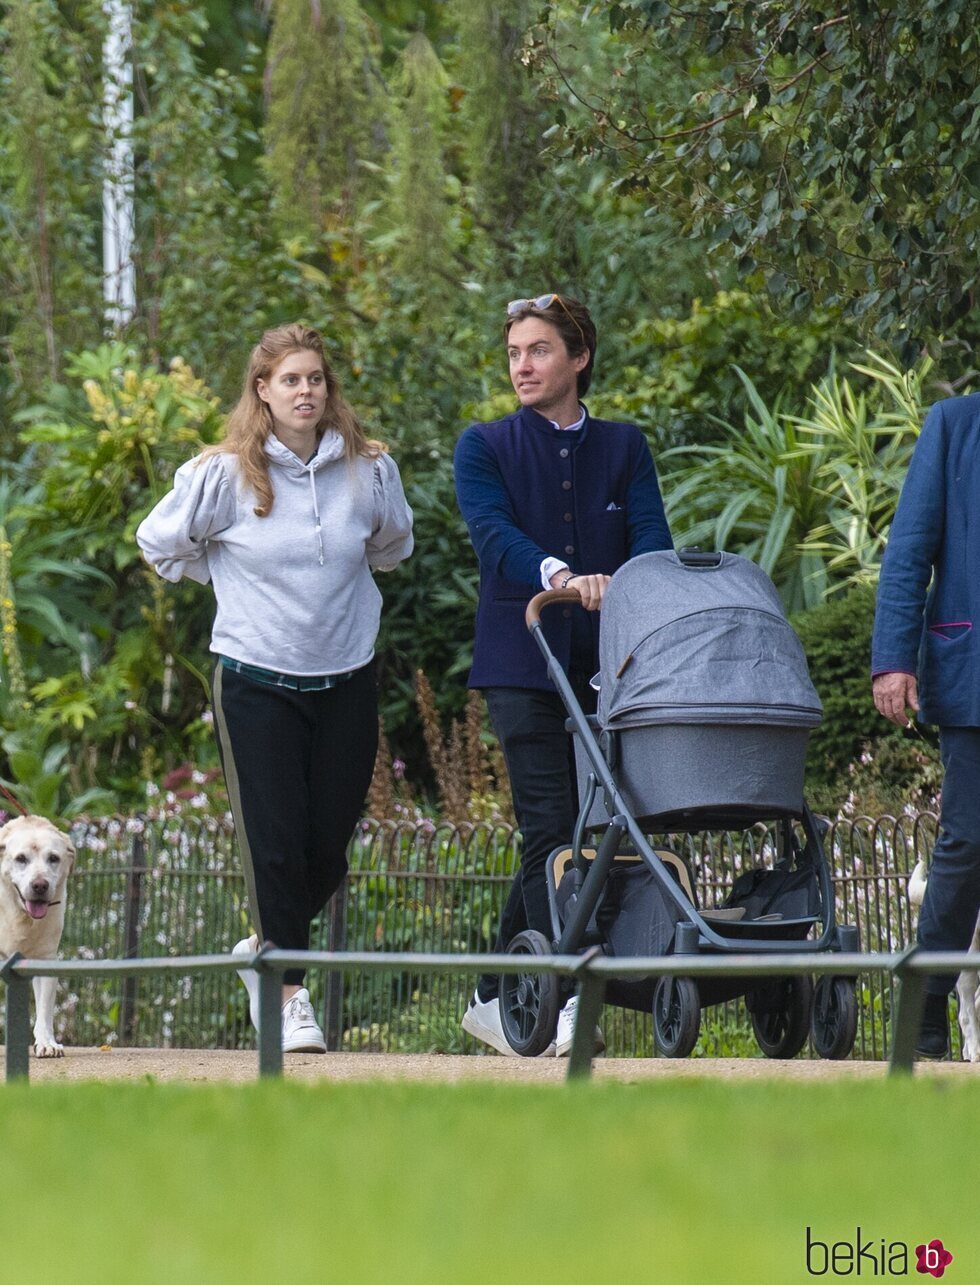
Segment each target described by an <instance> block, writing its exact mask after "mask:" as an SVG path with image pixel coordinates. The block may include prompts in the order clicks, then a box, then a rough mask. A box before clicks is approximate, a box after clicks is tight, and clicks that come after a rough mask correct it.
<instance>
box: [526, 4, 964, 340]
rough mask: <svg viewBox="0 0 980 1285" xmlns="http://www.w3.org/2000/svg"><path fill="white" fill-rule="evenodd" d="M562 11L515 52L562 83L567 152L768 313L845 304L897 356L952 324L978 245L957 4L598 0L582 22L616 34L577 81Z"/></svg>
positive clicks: (959, 313) (555, 9) (553, 12)
mask: <svg viewBox="0 0 980 1285" xmlns="http://www.w3.org/2000/svg"><path fill="white" fill-rule="evenodd" d="M574 8H575V9H578V6H574ZM568 14H569V6H568V5H567V4H566V3H564V0H559V2H558V3H553V4H551V5H549V6H548V9H547V11H546V15H545V21H544V22H543V24H542V25H541V27H540V28H539V29H538V31H537V33H536V36H535V38H534V39H533V40H532V41H531V49H530V54H529V56H531V57H533V58H534V60H535V63H536V65H537V66H538V67H539V68H540V69H541V70H542V71H543V72H546V73H547V74H549V75H550V77H551V79H552V82H553V84H555V85H562V84H565V83H570V84H571V85H572V88H573V90H574V91H575V94H576V97H577V99H578V101H579V103H580V107H581V110H580V111H579V112H578V113H577V114H575V115H574V116H573V115H571V114H569V116H568V119H567V120H566V122H565V125H564V130H563V140H564V142H565V144H566V145H567V146H569V147H570V148H571V150H572V152H573V153H574V154H575V155H577V156H579V157H581V158H583V159H585V158H594V157H596V156H600V155H601V156H604V157H610V156H614V157H615V158H616V168H617V172H618V178H619V180H620V181H622V182H623V183H625V184H626V185H628V186H631V187H633V188H634V189H636V190H638V191H640V192H643V193H646V194H647V195H648V200H649V202H650V203H651V204H653V205H658V206H662V205H663V204H665V203H670V204H671V205H673V206H674V207H675V208H677V209H678V210H679V211H681V212H682V214H683V217H684V218H685V220H686V223H687V226H688V227H689V229H690V231H691V232H692V234H694V235H697V236H701V235H705V236H707V237H708V238H709V241H710V244H711V245H712V247H713V248H714V250H715V252H716V253H717V255H718V257H719V258H722V259H724V260H732V261H735V262H737V264H738V268H739V271H740V272H741V273H742V274H743V275H744V276H745V277H747V278H748V279H750V280H754V279H756V274H757V273H761V276H762V278H763V279H764V280H765V283H766V286H767V288H768V290H769V292H770V294H771V295H772V297H773V298H774V299H775V300H777V301H779V302H780V304H781V305H782V306H783V307H789V308H791V309H794V310H796V311H798V312H800V313H801V314H802V313H804V312H805V311H806V309H807V308H808V307H809V305H810V303H811V301H812V300H817V301H819V302H820V303H821V304H823V305H825V306H831V307H832V306H836V305H838V304H843V305H845V306H846V307H847V308H848V309H849V310H850V311H851V312H852V313H853V314H854V315H855V316H857V317H859V318H863V319H864V320H865V321H866V322H867V323H869V324H870V323H873V325H874V328H875V330H876V332H877V333H878V334H880V335H883V336H884V335H887V336H891V335H897V336H899V337H900V338H902V337H904V339H905V341H906V346H907V352H909V353H911V352H912V351H913V347H914V341H916V340H918V339H919V338H921V337H922V336H924V335H929V334H942V333H944V332H949V331H951V330H952V328H953V327H954V325H955V326H962V324H963V323H964V321H965V319H966V318H967V317H968V314H969V313H970V310H971V308H972V303H973V298H974V286H975V278H976V271H975V265H976V262H977V258H978V250H980V240H978V238H980V218H978V214H980V163H978V161H977V142H978V139H980V29H978V27H977V24H976V22H975V17H976V13H975V7H974V6H973V5H972V4H971V3H970V2H969V0H932V2H931V3H930V4H928V5H923V4H921V3H919V0H898V2H897V3H883V2H882V3H873V2H868V3H864V2H862V3H860V4H852V5H850V6H848V7H847V8H846V11H840V12H835V11H833V10H830V11H828V10H826V9H823V10H821V9H820V8H819V7H814V6H813V5H812V4H809V3H806V0H785V2H784V3H779V4H766V5H760V4H757V3H753V2H752V0H720V2H719V3H716V4H711V5H704V4H697V3H693V2H689V0H682V2H681V3H672V4H667V3H665V2H663V0H598V2H597V3H596V4H594V5H591V6H589V9H588V11H587V13H586V14H584V15H580V16H581V17H582V18H583V19H584V21H586V22H591V23H601V24H604V25H607V26H608V28H609V30H610V32H611V36H612V42H611V45H610V47H609V56H608V58H607V59H606V60H605V62H604V63H603V64H602V65H601V67H593V68H591V69H590V74H589V75H588V76H584V75H580V74H577V73H576V70H575V68H574V64H573V62H572V59H571V57H570V55H569V54H568V52H567V50H566V49H565V48H563V47H562V44H561V39H562V38H563V37H565V38H567V24H566V18H567V15H568ZM665 66H667V67H670V68H672V69H673V71H674V73H675V74H673V75H662V74H661V73H662V70H663V68H664V67H665ZM677 73H679V76H678V74H677Z"/></svg>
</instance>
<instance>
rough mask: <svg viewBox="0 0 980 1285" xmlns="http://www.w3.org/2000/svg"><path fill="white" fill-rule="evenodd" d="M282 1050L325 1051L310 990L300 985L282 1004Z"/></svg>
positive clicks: (295, 1051) (324, 1041) (300, 1051)
mask: <svg viewBox="0 0 980 1285" xmlns="http://www.w3.org/2000/svg"><path fill="white" fill-rule="evenodd" d="M282 1051H283V1052H284V1053H326V1051H327V1041H326V1040H325V1039H324V1038H323V1032H322V1031H321V1030H320V1026H319V1023H318V1022H317V1020H316V1017H315V1016H314V1014H313V1005H312V1004H311V1003H310V992H309V991H308V990H307V989H306V987H305V986H301V987H300V988H299V990H298V991H297V992H296V994H295V995H294V996H293V998H292V999H288V1000H286V1002H285V1004H283V1006H282Z"/></svg>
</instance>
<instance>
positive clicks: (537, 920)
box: [477, 673, 596, 1002]
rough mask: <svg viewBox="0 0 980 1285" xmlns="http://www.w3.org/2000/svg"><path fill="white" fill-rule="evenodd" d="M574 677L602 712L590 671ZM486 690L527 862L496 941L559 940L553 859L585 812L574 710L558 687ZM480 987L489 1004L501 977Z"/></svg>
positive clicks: (501, 947)
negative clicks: (521, 936) (531, 936)
mask: <svg viewBox="0 0 980 1285" xmlns="http://www.w3.org/2000/svg"><path fill="white" fill-rule="evenodd" d="M571 683H572V687H573V689H574V691H575V694H576V696H577V697H578V700H579V703H580V704H581V706H582V708H583V710H584V711H585V712H586V713H587V714H590V713H594V711H595V707H596V693H595V691H594V690H593V689H592V688H591V687H590V686H589V683H588V676H587V675H585V674H577V673H576V674H572V675H571ZM484 695H485V697H486V701H487V709H488V711H489V714H490V723H491V725H492V726H493V730H494V732H495V733H496V735H497V739H498V740H499V741H500V748H501V749H502V750H503V754H504V761H505V762H506V764H507V775H508V776H509V777H510V790H511V795H512V796H513V799H514V814H515V816H516V817H517V824H518V826H519V828H520V831H521V863H520V866H519V868H518V871H517V874H516V875H515V876H514V882H513V883H512V884H511V888H510V892H509V894H508V896H507V901H506V904H505V905H504V910H503V914H502V915H501V918H500V929H499V932H498V934H497V943H496V946H495V947H494V949H495V950H497V951H505V950H506V949H507V945H508V943H509V942H510V941H511V939H512V938H513V937H515V936H516V935H517V934H518V933H519V932H523V931H524V930H525V929H526V928H534V929H536V930H537V931H538V932H540V933H544V935H545V937H546V938H547V939H548V941H551V939H552V929H551V912H550V910H549V906H548V887H547V883H546V879H545V862H546V861H547V859H548V857H549V856H550V854H551V853H552V852H553V851H554V849H555V848H557V847H558V846H559V845H561V844H567V843H569V842H570V841H571V838H572V830H573V828H574V825H575V818H576V817H577V815H578V787H577V784H576V779H575V756H574V751H573V749H572V738H571V737H570V736H569V734H568V733H567V732H566V731H565V720H566V719H567V717H568V714H567V712H566V710H565V706H564V705H563V704H562V700H561V697H560V696H559V695H558V693H557V692H553V691H552V692H546V691H532V690H529V689H526V688H523V687H488V688H487V689H486V690H485V692H484ZM477 990H478V992H479V995H480V999H481V1000H483V1001H484V1002H485V1001H486V1000H489V999H492V998H493V997H494V996H495V995H496V994H497V978H496V977H495V976H493V977H490V976H484V977H481V978H480V981H479V984H478V986H477Z"/></svg>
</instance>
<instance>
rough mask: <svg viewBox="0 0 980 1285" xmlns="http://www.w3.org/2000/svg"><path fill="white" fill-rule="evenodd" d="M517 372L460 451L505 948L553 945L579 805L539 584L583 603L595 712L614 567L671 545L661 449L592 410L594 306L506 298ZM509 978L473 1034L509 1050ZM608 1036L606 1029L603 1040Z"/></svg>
mask: <svg viewBox="0 0 980 1285" xmlns="http://www.w3.org/2000/svg"><path fill="white" fill-rule="evenodd" d="M504 337H505V340H506V344H507V358H508V363H509V368H510V378H511V382H512V384H513V386H514V391H515V393H516V394H517V398H518V401H519V402H520V409H519V410H518V411H515V412H514V413H513V414H512V415H508V416H506V417H505V418H504V419H501V420H497V421H495V422H493V423H488V424H474V425H472V426H471V427H470V428H468V429H467V430H466V431H465V432H464V433H463V434H462V436H461V437H460V439H459V442H458V443H457V446H456V453H455V474H456V495H457V499H458V502H459V507H460V511H461V512H462V514H463V517H464V519H465V520H466V524H467V527H468V528H469V533H470V539H471V540H472V542H473V547H474V549H475V550H476V554H477V557H478V559H479V563H480V596H479V603H478V606H477V613H476V638H475V644H474V651H473V667H472V669H471V671H470V679H469V685H470V686H471V687H476V688H480V689H482V690H483V692H484V695H485V697H486V701H487V708H488V711H489V714H490V721H491V724H492V725H493V729H494V731H495V733H496V735H497V737H498V739H499V741H500V745H501V748H502V750H503V754H504V759H505V761H506V764H507V771H508V775H509V777H510V787H511V794H512V796H513V800H514V811H515V815H516V817H517V822H518V826H519V827H520V831H521V836H522V850H521V862H520V867H519V869H518V871H517V874H516V875H515V877H514V882H513V884H512V886H511V888H510V892H509V894H508V897H507V901H506V903H505V905H504V909H503V913H502V916H501V921H500V927H499V932H498V938H497V945H496V949H497V950H498V951H502V950H506V948H507V945H508V943H509V942H510V941H511V940H512V939H513V938H514V937H515V936H516V935H517V934H518V933H520V932H523V931H524V930H526V929H528V928H531V929H535V930H537V931H539V932H541V933H543V934H544V935H545V936H546V937H548V938H549V939H550V937H551V935H552V933H551V917H550V910H549V904H548V893H547V886H546V880H545V862H546V860H547V857H548V855H549V853H550V852H551V851H552V850H553V849H554V848H555V847H556V846H557V845H558V844H560V843H563V842H565V841H566V840H567V838H568V836H569V834H570V833H571V830H572V827H573V825H574V822H575V818H576V815H577V812H578V792H577V788H576V782H575V768H574V756H573V752H572V748H571V743H570V738H569V736H568V734H567V732H566V731H565V719H566V711H565V707H564V705H563V703H562V701H561V698H560V697H559V695H558V693H557V692H556V691H555V688H554V685H553V684H552V682H551V680H550V678H549V677H548V673H547V669H546V665H545V661H544V659H543V657H542V655H541V653H540V652H539V650H538V648H537V647H536V645H535V643H534V640H533V639H532V638H531V636H530V635H529V634H528V631H527V628H526V626H525V621H524V611H525V608H526V606H527V603H528V600H529V598H530V597H532V596H533V594H535V593H537V592H539V591H540V590H542V589H572V590H575V591H576V592H577V593H578V595H579V598H580V600H581V606H577V605H571V606H569V605H565V606H563V607H562V608H561V609H560V615H559V611H558V610H557V609H554V608H553V609H552V612H553V617H554V618H553V620H552V621H551V622H550V632H551V636H552V639H553V647H554V651H555V655H556V656H557V657H558V658H559V660H560V662H561V666H562V669H563V670H564V671H565V673H566V674H567V675H568V678H569V681H570V682H571V684H572V687H573V689H574V691H575V694H576V696H577V697H578V699H579V701H580V702H581V704H582V706H583V709H585V710H586V711H588V712H594V710H595V692H594V691H593V690H592V688H591V687H590V686H589V679H590V678H591V677H592V675H593V674H594V673H595V672H596V670H597V668H598V634H599V624H598V609H599V607H600V605H601V603H602V597H603V594H604V592H605V588H606V585H607V584H608V582H609V578H610V576H611V575H612V574H613V573H614V572H615V571H617V570H618V569H619V567H621V566H622V565H623V564H624V563H625V562H627V561H628V560H629V559H630V558H633V557H635V556H636V555H637V554H640V553H651V552H654V551H656V550H659V549H670V548H672V547H673V545H672V541H671V537H670V530H669V527H668V525H667V518H666V516H665V513H664V506H663V501H662V499H661V495H660V488H659V485H658V482H657V474H656V469H655V467H654V462H653V458H652V456H651V454H650V449H649V447H648V445H647V443H646V440H645V438H644V436H643V434H642V432H641V431H640V430H639V429H638V428H637V427H636V426H635V425H633V424H621V423H614V422H610V421H607V420H598V419H594V418H593V417H592V416H591V415H590V414H589V412H588V410H587V409H586V407H585V406H584V405H583V404H582V403H581V402H580V400H579V398H580V397H582V396H584V394H585V393H586V392H587V391H588V388H589V385H590V383H591V379H592V370H593V364H594V359H595V350H596V329H595V325H594V323H593V321H592V318H591V317H590V315H589V313H588V310H587V309H586V308H585V306H584V305H583V304H581V303H579V302H578V301H577V300H575V299H572V298H570V297H569V296H567V295H561V294H545V295H541V296H539V297H537V298H534V299H516V300H514V301H513V302H512V303H510V304H508V307H507V317H506V320H505V323H504ZM497 985H498V982H497V977H496V976H483V977H481V978H480V979H479V983H478V985H477V988H476V994H475V995H474V997H473V999H472V1000H471V1001H470V1004H469V1007H468V1008H467V1011H466V1014H465V1015H464V1017H463V1029H464V1030H465V1031H467V1032H468V1033H469V1034H470V1035H472V1036H474V1037H475V1038H476V1039H478V1040H481V1041H482V1042H483V1043H485V1044H488V1045H489V1046H490V1047H492V1048H494V1049H496V1050H497V1051H498V1052H500V1053H503V1054H506V1055H513V1054H514V1050H513V1049H512V1048H511V1045H510V1044H509V1042H508V1040H507V1038H506V1036H505V1034H504V1030H503V1026H502V1024H501V1018H500V1005H499V1000H498V992H497ZM576 1004H577V1000H576V997H574V996H572V997H571V998H569V999H568V1000H567V1001H566V1002H565V1004H564V1006H563V1007H562V1009H561V1012H560V1014H559V1019H558V1029H557V1034H556V1039H555V1045H554V1049H553V1050H548V1051H549V1052H550V1051H554V1052H555V1053H556V1054H557V1056H558V1057H563V1056H566V1055H567V1054H568V1052H569V1051H570V1049H571V1043H572V1035H573V1031H574V1026H575V1011H576ZM600 1041H601V1036H599V1033H598V1032H597V1042H600Z"/></svg>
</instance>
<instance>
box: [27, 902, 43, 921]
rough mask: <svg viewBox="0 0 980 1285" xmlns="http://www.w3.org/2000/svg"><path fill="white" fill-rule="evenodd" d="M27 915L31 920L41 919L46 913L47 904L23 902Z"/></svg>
mask: <svg viewBox="0 0 980 1285" xmlns="http://www.w3.org/2000/svg"><path fill="white" fill-rule="evenodd" d="M25 905H26V906H27V913H28V914H29V915H30V917H31V918H32V919H43V918H44V916H45V915H46V914H47V913H48V903H47V902H46V901H28V902H25Z"/></svg>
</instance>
